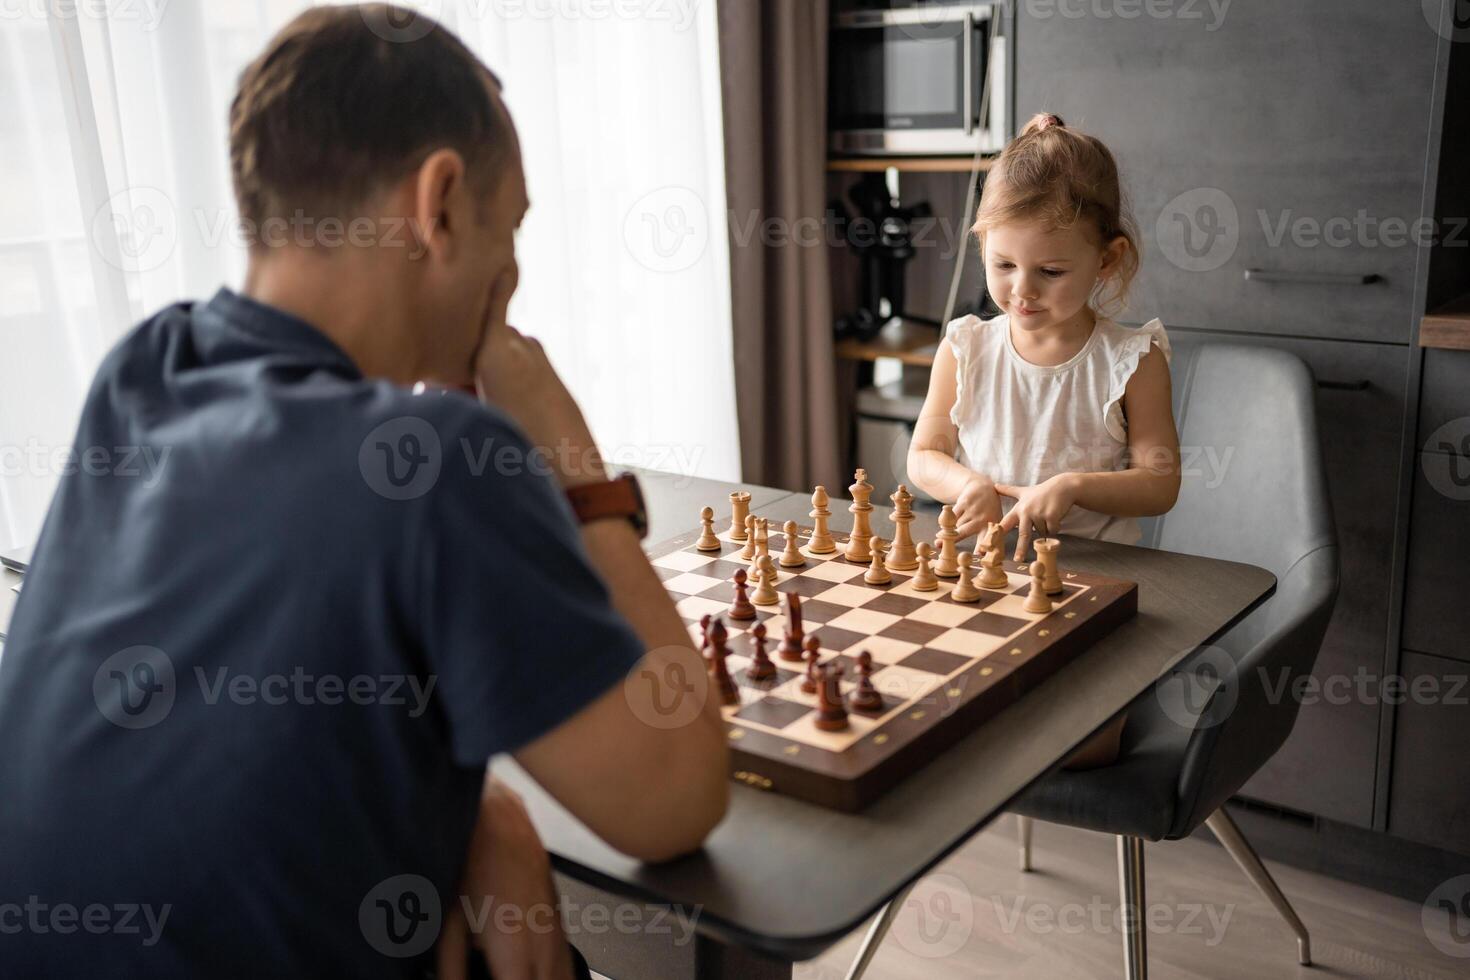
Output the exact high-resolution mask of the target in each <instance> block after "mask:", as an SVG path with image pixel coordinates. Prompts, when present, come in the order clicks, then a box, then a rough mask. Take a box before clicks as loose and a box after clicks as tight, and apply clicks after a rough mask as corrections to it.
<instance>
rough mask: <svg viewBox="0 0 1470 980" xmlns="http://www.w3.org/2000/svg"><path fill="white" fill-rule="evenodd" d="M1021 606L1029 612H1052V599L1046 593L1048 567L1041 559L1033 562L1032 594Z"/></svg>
mask: <svg viewBox="0 0 1470 980" xmlns="http://www.w3.org/2000/svg"><path fill="white" fill-rule="evenodd" d="M1021 608H1022V609H1024V610H1026V611H1027V612H1028V613H1049V612H1051V599H1050V598H1048V597H1047V594H1046V568H1045V566H1043V565H1042V564H1041V562H1039V561H1033V562H1032V563H1031V594H1030V595H1028V596H1027V597H1026V604H1025V605H1024V606H1022V607H1021Z"/></svg>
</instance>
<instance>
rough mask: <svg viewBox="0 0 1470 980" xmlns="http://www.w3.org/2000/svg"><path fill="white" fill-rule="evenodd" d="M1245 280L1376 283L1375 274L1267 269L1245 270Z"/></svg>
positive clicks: (1340, 283)
mask: <svg viewBox="0 0 1470 980" xmlns="http://www.w3.org/2000/svg"><path fill="white" fill-rule="evenodd" d="M1245 278H1246V279H1247V280H1248V281H1250V282H1291V283H1306V284H1309V285H1313V286H1366V285H1368V284H1369V283H1374V282H1378V281H1379V279H1380V278H1382V277H1381V276H1379V275H1377V274H1376V273H1372V272H1369V273H1365V274H1363V275H1350V274H1348V273H1343V272H1276V271H1272V270H1269V269H1247V270H1245Z"/></svg>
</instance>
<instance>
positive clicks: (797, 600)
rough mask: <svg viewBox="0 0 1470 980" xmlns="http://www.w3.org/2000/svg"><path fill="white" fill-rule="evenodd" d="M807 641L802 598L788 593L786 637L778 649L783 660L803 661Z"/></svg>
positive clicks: (793, 593)
mask: <svg viewBox="0 0 1470 980" xmlns="http://www.w3.org/2000/svg"><path fill="white" fill-rule="evenodd" d="M804 639H806V637H805V635H804V634H803V633H802V631H801V596H799V595H797V594H796V593H795V592H788V593H786V635H785V637H783V638H782V640H781V645H780V646H779V647H777V648H776V653H778V654H780V656H781V659H782V660H792V661H798V662H799V661H800V660H801V644H802V641H803V640H804Z"/></svg>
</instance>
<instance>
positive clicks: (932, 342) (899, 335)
mask: <svg viewBox="0 0 1470 980" xmlns="http://www.w3.org/2000/svg"><path fill="white" fill-rule="evenodd" d="M939 335H940V332H939V330H938V328H936V327H930V326H927V325H925V324H922V323H915V322H913V321H912V320H902V321H900V322H898V323H896V324H892V325H890V326H887V327H884V328H883V330H882V332H881V333H879V334H878V336H876V337H874V338H873V339H872V340H867V341H860V340H853V339H848V340H843V341H839V342H838V344H837V346H836V348H835V350H836V352H837V356H838V357H841V358H844V359H846V360H849V361H876V360H878V359H879V358H880V357H891V358H893V359H895V360H898V361H902V362H903V363H904V364H912V365H915V366H917V367H930V366H932V365H933V364H934V353H935V351H937V350H938V349H939Z"/></svg>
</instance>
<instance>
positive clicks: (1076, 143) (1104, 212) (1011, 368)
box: [908, 113, 1179, 768]
mask: <svg viewBox="0 0 1470 980" xmlns="http://www.w3.org/2000/svg"><path fill="white" fill-rule="evenodd" d="M974 232H975V236H976V238H977V240H978V242H979V245H980V250H981V257H982V260H983V261H984V263H985V281H986V285H987V287H988V288H989V292H990V296H991V299H992V300H993V301H994V302H995V304H996V306H997V307H999V308H1000V310H1001V311H1002V312H1001V314H1000V315H999V316H996V317H993V318H991V319H989V320H981V319H980V318H978V317H975V316H967V317H962V318H960V319H958V320H955V321H954V322H953V323H951V324H949V327H948V330H947V332H946V337H945V342H944V343H941V344H940V345H939V351H938V354H937V356H936V358H935V362H934V373H933V377H932V379H931V380H930V382H929V394H928V397H927V398H926V400H925V402H924V408H923V412H922V413H921V415H920V417H919V422H918V425H917V427H916V428H915V431H914V439H913V443H912V445H911V446H910V449H909V459H908V467H909V478H910V479H911V480H912V481H913V482H914V483H915V484H917V485H918V486H919V487H921V488H923V490H924V491H926V492H927V493H929V494H930V495H931V496H933V497H934V498H935V499H937V500H940V501H943V502H946V503H950V504H953V505H954V510H955V514H956V515H957V516H958V518H959V533H960V535H961V537H967V536H969V535H972V534H974V533H975V532H977V531H982V530H984V529H985V528H986V526H987V525H988V524H990V523H992V522H999V523H1000V524H1001V525H1002V527H1004V528H1005V529H1006V530H1007V531H1009V530H1010V529H1012V528H1016V529H1017V532H1018V533H1017V536H1016V537H1017V540H1016V550H1015V556H1014V557H1015V559H1016V560H1017V561H1022V560H1024V559H1025V556H1026V555H1027V554H1028V553H1029V551H1030V544H1031V541H1032V539H1033V537H1045V536H1050V535H1054V534H1057V533H1062V534H1072V535H1077V536H1079V537H1088V538H1101V539H1103V540H1106V541H1118V542H1122V543H1124V544H1134V543H1136V542H1137V541H1138V539H1139V536H1140V533H1139V528H1138V521H1137V518H1139V517H1145V516H1150V515H1154V514H1162V513H1164V512H1165V511H1167V510H1169V508H1171V507H1172V506H1174V500H1175V498H1176V497H1177V496H1178V493H1179V436H1178V433H1177V432H1176V431H1175V428H1174V416H1173V412H1172V409H1171V407H1170V386H1169V367H1168V359H1169V340H1168V337H1167V336H1166V335H1165V333H1164V327H1163V324H1161V323H1160V322H1159V321H1158V320H1153V321H1151V322H1149V323H1147V324H1145V325H1144V326H1143V327H1141V328H1129V327H1123V326H1119V325H1118V324H1117V323H1115V322H1114V321H1113V320H1111V319H1109V318H1108V317H1107V315H1106V310H1108V309H1110V308H1114V307H1120V306H1121V305H1122V304H1123V301H1124V299H1125V298H1126V296H1127V292H1128V287H1129V285H1130V283H1131V282H1132V280H1133V277H1134V276H1135V275H1136V274H1137V272H1138V265H1139V254H1138V238H1137V232H1136V230H1135V229H1134V226H1133V222H1132V219H1131V218H1130V217H1129V215H1128V214H1127V213H1126V211H1125V209H1124V206H1123V202H1122V192H1121V188H1120V186H1119V182H1118V168H1117V165H1116V163H1115V162H1114V161H1113V155H1112V154H1111V153H1110V152H1109V151H1108V149H1107V147H1105V146H1103V144H1102V143H1100V142H1099V141H1098V140H1096V139H1095V138H1093V137H1091V136H1087V135H1084V134H1082V133H1080V132H1077V131H1076V130H1072V129H1068V128H1067V127H1066V126H1065V125H1064V124H1063V123H1062V120H1061V119H1059V118H1057V117H1056V116H1054V115H1051V114H1049V113H1043V114H1040V115H1038V116H1036V117H1035V118H1033V119H1032V120H1031V122H1030V123H1028V124H1027V126H1026V128H1025V130H1024V131H1023V132H1022V133H1021V135H1020V136H1018V137H1017V138H1016V139H1015V140H1014V141H1013V142H1012V143H1011V144H1010V145H1009V146H1007V147H1006V149H1005V152H1003V153H1002V154H1001V156H1000V158H999V159H998V160H997V161H996V163H995V165H994V167H993V168H992V169H991V171H990V174H989V176H988V177H987V179H986V181H985V190H984V193H983V195H982V196H981V199H980V209H979V214H978V215H977V217H976V220H975V227H974ZM957 450H958V452H959V459H958V460H956V451H957ZM1123 721H1124V719H1123V717H1121V716H1120V717H1119V718H1117V719H1115V720H1114V721H1113V722H1112V723H1111V724H1110V725H1109V726H1108V728H1106V729H1105V730H1104V731H1102V732H1100V733H1099V734H1098V735H1096V736H1094V737H1093V738H1092V739H1091V740H1090V741H1089V742H1088V743H1086V744H1085V745H1083V746H1082V748H1080V749H1079V750H1078V751H1077V752H1076V753H1075V754H1074V755H1073V756H1072V757H1071V758H1070V759H1069V760H1068V762H1067V765H1068V766H1069V767H1072V768H1084V767H1090V766H1097V765H1105V764H1107V763H1109V762H1111V761H1113V759H1114V758H1116V756H1117V752H1118V741H1119V736H1120V735H1121V734H1122V731H1123Z"/></svg>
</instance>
